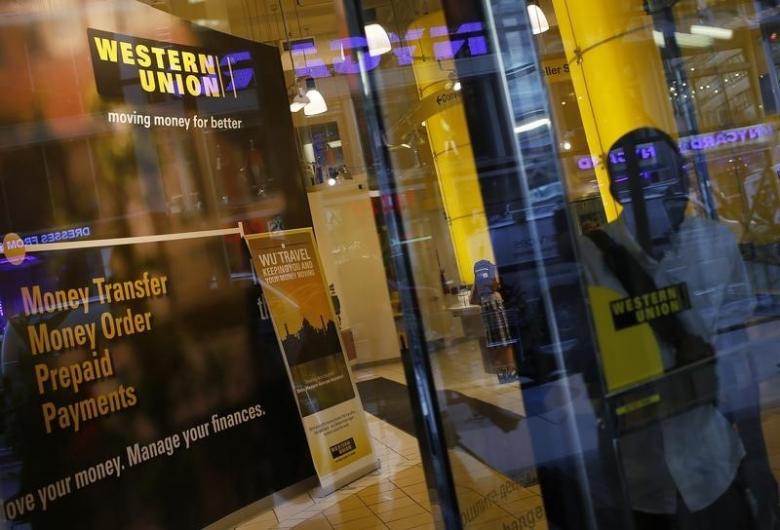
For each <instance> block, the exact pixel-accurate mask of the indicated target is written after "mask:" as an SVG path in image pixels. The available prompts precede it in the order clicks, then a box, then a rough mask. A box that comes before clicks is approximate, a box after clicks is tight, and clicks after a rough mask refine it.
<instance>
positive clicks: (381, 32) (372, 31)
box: [365, 24, 393, 57]
mask: <svg viewBox="0 0 780 530" xmlns="http://www.w3.org/2000/svg"><path fill="white" fill-rule="evenodd" d="M365 30H366V42H368V54H369V55H370V56H371V57H377V56H378V55H382V54H385V53H387V52H389V51H392V49H393V46H392V44H390V35H388V34H387V31H385V28H383V27H382V26H381V25H380V24H368V25H367V26H366V27H365Z"/></svg>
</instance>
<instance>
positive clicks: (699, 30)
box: [691, 24, 734, 40]
mask: <svg viewBox="0 0 780 530" xmlns="http://www.w3.org/2000/svg"><path fill="white" fill-rule="evenodd" d="M691 33H693V34H694V35H704V36H705V37H712V38H713V39H721V40H731V39H732V38H733V37H734V30H733V29H728V28H718V27H715V26H702V25H699V24H694V25H693V26H691Z"/></svg>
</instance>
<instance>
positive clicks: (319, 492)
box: [309, 458, 382, 499]
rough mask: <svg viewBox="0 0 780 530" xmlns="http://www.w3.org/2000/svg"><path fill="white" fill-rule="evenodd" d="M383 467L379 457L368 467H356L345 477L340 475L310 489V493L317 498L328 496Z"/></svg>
mask: <svg viewBox="0 0 780 530" xmlns="http://www.w3.org/2000/svg"><path fill="white" fill-rule="evenodd" d="M381 468H382V461H381V460H379V459H378V458H377V459H376V460H375V461H374V462H373V463H372V464H369V465H367V466H366V467H361V468H359V469H356V470H355V471H352V472H351V473H349V474H346V475H344V476H343V477H339V478H338V479H337V480H334V481H333V482H331V483H330V484H328V485H327V486H318V487H316V488H314V489H313V490H312V491H310V492H309V494H310V495H311V496H312V497H315V498H317V499H321V498H323V497H327V496H328V495H330V494H331V493H333V492H335V491H338V490H340V489H341V488H344V487H346V486H349V485H350V484H352V483H353V482H355V481H356V480H358V479H361V478H363V477H365V476H366V475H368V474H369V473H373V472H374V471H376V470H378V469H381Z"/></svg>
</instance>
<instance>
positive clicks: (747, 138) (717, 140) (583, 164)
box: [576, 123, 775, 171]
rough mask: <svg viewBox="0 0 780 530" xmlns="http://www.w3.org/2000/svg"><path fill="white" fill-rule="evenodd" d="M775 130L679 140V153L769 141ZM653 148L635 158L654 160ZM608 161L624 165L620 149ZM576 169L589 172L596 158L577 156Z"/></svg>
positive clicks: (762, 128)
mask: <svg viewBox="0 0 780 530" xmlns="http://www.w3.org/2000/svg"><path fill="white" fill-rule="evenodd" d="M774 134H775V130H774V128H773V127H772V126H771V125H769V124H768V123H761V124H759V125H755V126H752V127H741V128H738V129H728V130H724V131H717V132H712V133H706V134H698V135H696V136H688V137H686V138H681V139H680V142H679V146H680V152H681V153H682V154H684V155H690V154H693V153H697V152H706V151H712V150H713V149H718V148H720V147H724V146H737V145H743V144H749V143H751V142H758V141H763V140H767V139H770V138H772V137H773V136H774ZM655 155H656V153H655V147H653V146H652V145H647V146H639V147H637V156H638V157H639V158H640V160H650V159H653V158H655ZM609 156H610V161H611V162H612V163H613V164H624V163H625V162H626V160H625V154H624V153H623V151H622V150H621V149H617V150H615V151H612V152H611V153H610V155H609ZM576 162H577V168H578V169H579V170H580V171H589V170H591V169H593V168H595V167H596V164H597V163H598V158H596V157H592V156H578V157H577V158H576Z"/></svg>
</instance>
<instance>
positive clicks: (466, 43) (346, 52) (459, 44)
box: [290, 22, 488, 78]
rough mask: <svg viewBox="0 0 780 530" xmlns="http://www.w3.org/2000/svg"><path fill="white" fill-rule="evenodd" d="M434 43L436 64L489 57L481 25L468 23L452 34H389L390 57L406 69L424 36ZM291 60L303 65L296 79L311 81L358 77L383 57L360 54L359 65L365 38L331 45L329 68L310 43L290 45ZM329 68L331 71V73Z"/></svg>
mask: <svg viewBox="0 0 780 530" xmlns="http://www.w3.org/2000/svg"><path fill="white" fill-rule="evenodd" d="M426 32H428V35H429V36H430V37H431V38H432V39H434V43H433V55H434V58H435V60H437V61H446V60H451V59H454V58H455V57H456V56H458V55H459V54H462V53H465V52H468V56H470V57H477V56H480V55H486V54H487V53H488V45H487V38H486V37H485V28H484V26H483V25H482V23H481V22H468V23H465V24H461V25H460V26H458V28H457V29H455V30H454V31H451V30H450V29H449V28H447V26H433V27H430V28H411V29H409V30H408V31H407V32H406V33H405V34H404V35H403V37H399V36H398V35H397V34H395V33H390V34H389V37H390V42H392V43H393V55H394V56H395V59H396V62H397V63H398V66H409V65H411V64H412V62H413V61H414V60H415V58H417V57H419V55H420V52H419V51H418V48H419V45H418V43H419V42H420V40H421V39H422V38H423V37H424V36H425V33H426ZM290 48H291V51H292V54H293V56H294V57H296V58H298V57H300V58H301V60H299V61H295V62H296V63H304V64H305V66H301V67H297V68H296V69H295V76H296V77H306V76H311V77H314V78H322V77H331V76H332V75H333V73H336V74H357V73H359V72H360V71H361V68H363V69H364V70H366V71H371V70H373V69H375V68H376V67H377V66H379V63H380V61H381V60H382V56H381V55H378V56H376V57H372V56H370V55H368V54H367V53H365V54H363V57H362V64H361V63H359V62H358V60H357V58H356V57H355V56H354V55H353V53H352V52H353V51H356V50H368V43H367V42H366V39H365V38H364V37H347V38H345V39H336V40H332V41H331V42H330V49H331V50H333V51H336V52H338V54H337V56H336V59H334V60H333V63H332V64H331V65H327V64H325V61H323V60H322V59H321V58H318V57H316V55H317V53H318V49H317V45H316V43H314V42H313V41H311V40H306V41H299V42H297V43H293V44H292V46H291V47H290ZM331 68H332V70H331Z"/></svg>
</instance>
